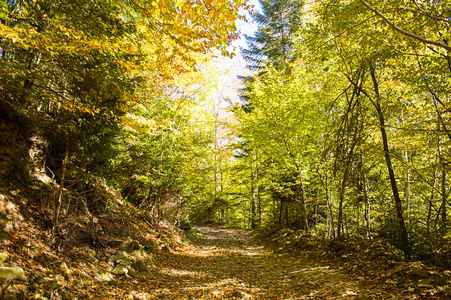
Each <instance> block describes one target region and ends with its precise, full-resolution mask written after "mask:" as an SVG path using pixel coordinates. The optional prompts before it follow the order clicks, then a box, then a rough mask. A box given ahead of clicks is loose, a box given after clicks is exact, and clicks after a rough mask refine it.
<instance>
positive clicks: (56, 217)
mask: <svg viewBox="0 0 451 300" xmlns="http://www.w3.org/2000/svg"><path fill="white" fill-rule="evenodd" d="M68 156H69V135H67V141H66V152H65V153H64V160H63V171H62V174H61V182H60V188H59V192H58V197H57V198H56V199H55V204H54V210H53V237H55V236H56V234H57V232H58V222H59V215H60V209H61V202H62V199H63V190H64V180H65V177H66V166H67V158H68Z"/></svg>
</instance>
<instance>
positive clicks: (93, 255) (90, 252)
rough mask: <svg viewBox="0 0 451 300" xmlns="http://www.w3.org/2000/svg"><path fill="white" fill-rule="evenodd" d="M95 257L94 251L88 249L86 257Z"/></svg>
mask: <svg viewBox="0 0 451 300" xmlns="http://www.w3.org/2000/svg"><path fill="white" fill-rule="evenodd" d="M96 255H97V253H96V251H95V250H92V249H89V250H88V256H90V257H95V256H96Z"/></svg>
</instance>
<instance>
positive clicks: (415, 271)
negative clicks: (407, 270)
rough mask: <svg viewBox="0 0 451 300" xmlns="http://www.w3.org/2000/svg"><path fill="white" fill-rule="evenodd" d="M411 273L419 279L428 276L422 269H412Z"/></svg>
mask: <svg viewBox="0 0 451 300" xmlns="http://www.w3.org/2000/svg"><path fill="white" fill-rule="evenodd" d="M411 273H412V275H414V276H417V277H420V278H426V277H428V275H429V272H428V271H426V270H424V269H412V271H411Z"/></svg>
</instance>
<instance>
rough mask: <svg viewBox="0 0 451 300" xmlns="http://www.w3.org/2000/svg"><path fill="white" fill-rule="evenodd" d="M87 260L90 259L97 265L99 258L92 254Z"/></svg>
mask: <svg viewBox="0 0 451 300" xmlns="http://www.w3.org/2000/svg"><path fill="white" fill-rule="evenodd" d="M86 260H87V261H89V262H90V263H91V264H93V265H96V264H98V263H99V260H98V259H97V258H95V257H94V256H90V257H88V258H87V259H86Z"/></svg>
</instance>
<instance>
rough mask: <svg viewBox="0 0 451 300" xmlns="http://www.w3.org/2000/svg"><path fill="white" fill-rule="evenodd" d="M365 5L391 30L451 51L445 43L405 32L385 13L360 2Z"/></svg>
mask: <svg viewBox="0 0 451 300" xmlns="http://www.w3.org/2000/svg"><path fill="white" fill-rule="evenodd" d="M359 1H360V2H361V3H362V4H363V5H365V6H366V8H368V9H369V10H371V11H372V12H374V13H375V14H376V15H378V16H379V17H381V18H382V19H383V20H384V21H385V22H386V23H387V24H388V25H390V27H391V28H393V29H394V30H396V31H398V32H399V33H401V34H403V35H406V36H408V37H411V38H414V39H416V40H418V41H420V42H423V43H425V44H429V45H435V46H437V47H440V48H443V49H445V50H447V51H451V46H449V45H447V44H444V43H440V42H437V41H432V40H428V39H426V38H424V37H421V36H419V35H416V34H414V33H412V32H409V31H407V30H404V29H402V28H400V27H398V26H396V25H395V24H394V23H393V22H392V21H390V20H389V19H388V18H387V17H386V16H385V15H384V14H383V13H381V12H380V11H378V10H377V9H376V8H374V7H372V6H371V5H369V4H368V3H367V2H365V0H359Z"/></svg>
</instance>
